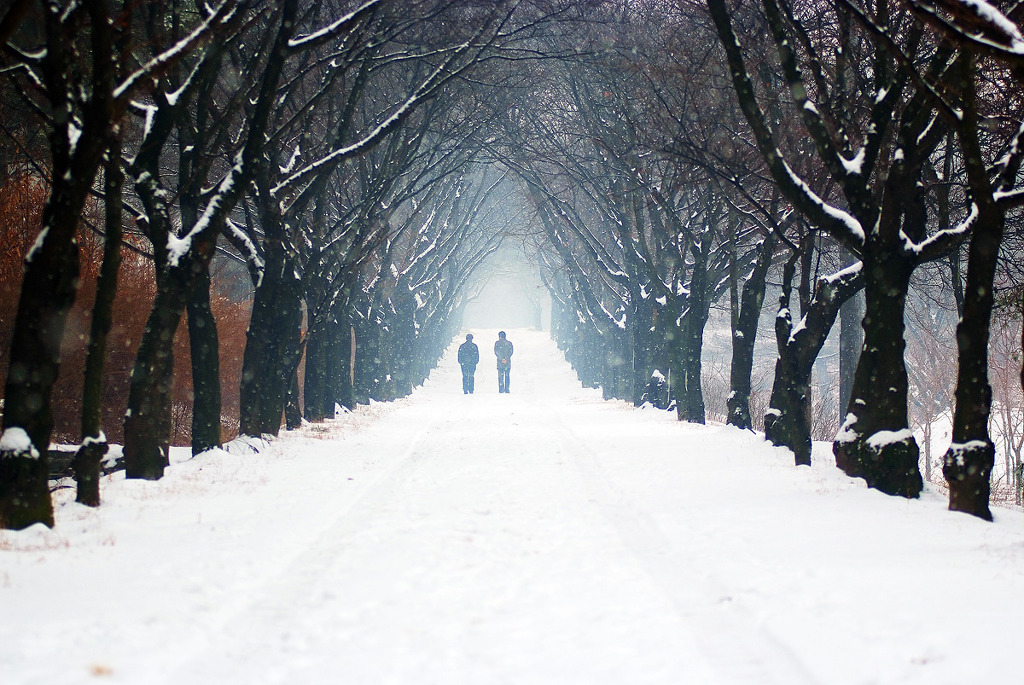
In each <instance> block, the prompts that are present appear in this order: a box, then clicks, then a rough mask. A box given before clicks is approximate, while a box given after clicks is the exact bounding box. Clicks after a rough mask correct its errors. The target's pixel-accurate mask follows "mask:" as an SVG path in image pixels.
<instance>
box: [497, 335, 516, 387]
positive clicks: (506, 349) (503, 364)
mask: <svg viewBox="0 0 1024 685" xmlns="http://www.w3.org/2000/svg"><path fill="white" fill-rule="evenodd" d="M494 356H495V357H497V358H498V392H508V372H509V370H510V369H511V368H512V341H511V340H507V339H506V338H505V331H501V332H500V333H498V340H497V342H495V343H494Z"/></svg>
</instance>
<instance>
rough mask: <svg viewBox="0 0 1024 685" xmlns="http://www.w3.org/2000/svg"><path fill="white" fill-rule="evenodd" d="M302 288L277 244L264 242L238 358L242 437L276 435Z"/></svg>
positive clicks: (295, 342)
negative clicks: (263, 256) (258, 277)
mask: <svg viewBox="0 0 1024 685" xmlns="http://www.w3.org/2000/svg"><path fill="white" fill-rule="evenodd" d="M301 305H302V300H301V284H300V283H299V282H298V280H297V279H296V278H295V266H294V264H292V261H291V259H290V258H289V257H288V256H287V255H286V253H285V251H284V248H283V246H282V245H281V244H280V243H279V242H268V243H267V246H266V265H265V267H264V271H263V280H262V281H261V282H260V286H259V287H258V288H257V289H256V295H255V299H254V300H253V306H252V318H251V320H250V322H249V330H248V331H247V332H246V336H245V354H244V356H243V358H242V382H241V408H240V409H241V417H240V418H241V420H240V424H241V425H240V430H241V432H242V434H243V435H253V436H260V435H264V434H267V435H277V434H278V433H279V432H280V430H281V418H282V416H283V414H284V405H285V395H286V393H287V391H288V385H289V384H290V383H291V371H292V369H291V368H290V367H289V365H288V364H289V361H291V360H292V356H291V355H292V354H293V353H294V351H295V349H296V347H297V345H298V335H299V326H300V325H301V323H302V309H301Z"/></svg>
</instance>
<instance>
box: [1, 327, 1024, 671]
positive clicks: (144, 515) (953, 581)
mask: <svg viewBox="0 0 1024 685" xmlns="http://www.w3.org/2000/svg"><path fill="white" fill-rule="evenodd" d="M475 333H477V339H478V341H488V340H490V339H493V336H490V333H491V332H489V331H488V332H479V331H475ZM489 336H490V337H489ZM510 337H511V338H512V340H513V342H515V343H516V356H515V358H514V366H513V372H512V386H511V389H512V393H511V394H509V395H499V394H497V393H496V390H495V385H496V382H495V380H494V379H495V372H494V370H493V368H491V365H490V364H489V363H487V361H485V363H483V364H482V365H481V367H480V370H479V371H478V374H477V394H475V395H472V396H465V395H463V394H462V392H461V389H460V382H459V379H458V368H457V367H455V366H454V364H453V363H452V361H451V360H447V361H446V363H445V365H444V366H442V368H440V369H439V370H437V371H436V372H435V373H434V374H433V376H432V378H431V380H430V381H429V382H428V383H427V385H426V386H425V387H424V388H422V389H420V390H418V391H417V392H416V393H415V394H414V395H413V397H411V398H407V399H405V400H402V401H400V402H397V403H393V404H391V405H374V406H373V407H371V408H368V409H365V410H360V412H357V413H356V414H355V415H352V416H349V417H344V418H343V419H341V420H339V421H336V422H329V423H328V425H326V426H314V427H308V428H306V429H303V430H302V431H296V432H295V433H292V434H289V435H286V436H284V437H283V438H282V439H281V440H279V441H278V442H277V443H275V444H274V446H273V447H272V448H271V449H269V450H266V451H264V452H262V453H261V454H257V455H229V454H224V453H218V454H216V455H211V456H208V457H203V458H202V459H198V460H191V461H187V462H183V463H180V464H178V465H176V466H175V467H174V468H172V469H171V471H170V472H169V475H168V477H167V478H165V479H164V480H162V481H160V482H158V483H136V482H126V481H123V480H116V481H114V482H111V483H109V484H107V486H106V490H105V495H106V498H107V499H106V502H105V504H104V506H103V507H102V508H101V509H100V510H98V511H89V510H86V509H84V508H81V507H78V506H77V505H74V504H71V503H69V504H67V505H65V506H61V507H60V508H59V510H58V526H57V528H56V530H55V531H52V532H51V531H45V530H41V529H34V530H30V531H24V532H21V533H16V534H15V533H9V532H3V533H0V682H2V683H4V684H5V685H6V684H8V683H16V684H19V685H20V684H22V683H25V684H29V683H52V682H61V683H78V682H95V680H96V678H97V677H103V680H104V681H109V682H124V683H166V684H168V685H170V684H176V683H190V684H192V683H196V684H198V683H234V682H244V683H247V684H258V683H267V684H270V683H281V684H286V683H368V684H370V683H373V684H376V683H403V684H405V683H408V684H415V685H421V684H428V683H446V684H447V683H466V684H470V683H473V684H491V683H495V684H496V683H524V684H526V683H529V684H531V685H532V684H534V683H567V684H568V683H630V684H632V683H666V684H668V683H673V684H677V683H683V684H686V685H699V684H702V683H708V684H715V685H718V684H722V685H725V684H729V685H732V684H736V685H741V684H750V683H755V684H762V683H765V684H771V683H779V684H792V685H800V684H802V683H827V684H829V685H831V684H835V683H851V684H852V683H950V684H952V683H964V682H984V681H986V680H993V681H998V680H1000V679H1003V680H1004V681H1005V680H1006V679H1007V678H1010V679H1011V681H1012V680H1013V679H1015V675H1016V672H1017V671H1016V665H1015V661H1014V659H1015V657H1014V656H1013V655H1015V654H1016V651H1017V648H1018V646H1019V639H1018V638H1019V635H1020V633H1019V629H1018V628H1017V627H1016V624H1017V621H1018V618H1017V617H1018V616H1019V615H1020V611H1021V609H1024V563H1022V562H1024V530H1022V528H1024V527H1022V523H1021V515H1020V512H997V516H998V520H997V522H996V524H995V525H989V524H984V523H982V522H978V521H974V520H972V519H968V518H966V517H963V516H960V515H953V514H949V513H947V512H945V511H943V508H942V502H941V498H940V497H939V496H938V495H937V494H935V493H930V492H929V493H926V497H925V498H924V499H923V500H922V501H919V502H906V501H903V500H896V499H893V498H888V497H885V496H883V495H880V494H878V493H875V492H869V491H866V490H864V489H863V487H862V486H861V485H860V484H859V483H856V482H852V481H850V480H849V479H845V478H843V477H842V476H841V474H837V473H836V471H835V469H834V467H828V466H827V458H826V457H825V455H822V458H821V459H819V461H820V462H822V465H821V466H816V467H815V468H813V469H796V468H794V467H792V466H791V465H790V464H791V461H790V457H789V456H788V455H787V454H785V453H783V452H781V451H779V450H774V449H771V448H769V447H766V446H765V445H764V444H763V443H762V442H761V441H760V440H759V439H757V438H756V437H755V436H753V435H750V434H745V433H741V432H738V431H734V430H731V429H725V428H715V427H698V426H687V425H682V424H679V423H677V422H675V421H674V420H672V417H671V416H667V415H665V414H664V413H662V412H652V411H637V410H633V409H632V408H630V407H627V406H625V405H623V404H622V403H617V402H611V403H609V402H602V401H601V400H600V395H599V393H597V392H596V391H591V390H585V389H581V388H580V387H579V383H578V382H576V381H575V380H574V378H573V377H572V375H571V371H570V370H569V369H568V367H567V366H566V364H565V363H564V361H561V359H560V358H559V356H558V354H557V351H555V350H554V349H553V346H552V345H551V344H550V342H549V341H547V340H546V339H545V336H544V335H543V334H538V333H529V332H525V331H516V332H513V334H511V335H510ZM486 346H487V345H486V342H485V344H484V345H481V348H482V352H484V353H485V354H483V355H482V356H483V357H484V358H485V360H489V358H488V355H487V354H486V349H484V348H486ZM451 352H452V353H453V352H454V350H452V351H451ZM968 586H970V592H971V594H970V595H967V594H966V592H967V589H966V588H967V587H968ZM82 587H87V588H90V589H91V590H92V592H90V593H88V594H86V595H82V594H80V592H79V590H80V588H82ZM957 588H959V591H956V589H957ZM951 590H952V591H951Z"/></svg>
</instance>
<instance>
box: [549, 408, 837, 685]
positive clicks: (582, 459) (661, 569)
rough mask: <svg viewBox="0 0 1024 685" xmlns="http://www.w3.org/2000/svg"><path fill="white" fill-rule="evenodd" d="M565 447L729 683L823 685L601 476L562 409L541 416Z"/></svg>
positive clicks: (616, 526) (597, 501)
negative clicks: (564, 416)
mask: <svg viewBox="0 0 1024 685" xmlns="http://www.w3.org/2000/svg"><path fill="white" fill-rule="evenodd" d="M544 416H545V417H546V420H547V422H548V423H549V424H550V425H551V430H550V432H551V434H552V436H554V437H555V439H556V440H557V441H558V444H559V446H560V448H561V449H562V450H563V451H564V452H565V453H567V454H569V455H571V457H572V459H573V461H574V463H575V465H576V467H577V468H578V470H579V473H580V475H581V477H582V481H583V483H584V485H585V487H586V488H587V490H588V491H589V492H590V493H591V496H592V499H593V501H594V502H595V504H596V505H597V506H598V507H599V508H600V509H601V512H602V515H603V516H604V518H605V519H606V520H607V521H608V523H609V524H610V525H611V526H612V527H613V528H614V529H615V530H616V531H617V532H618V535H619V538H620V539H621V541H622V543H623V545H625V546H626V548H627V549H629V550H630V551H631V552H632V554H633V555H635V557H636V558H637V559H638V560H639V561H640V562H641V564H642V566H643V568H644V569H645V571H646V572H647V573H648V575H649V576H650V577H651V579H652V580H653V581H654V582H655V583H656V584H657V585H658V587H660V588H661V590H662V591H663V592H664V593H665V595H666V596H667V597H668V598H669V600H670V601H671V602H672V604H673V607H674V609H675V611H676V612H677V613H678V614H679V615H680V616H681V617H683V618H684V619H685V620H686V621H688V622H691V623H692V624H693V627H694V629H695V635H696V637H697V640H698V643H699V644H700V646H701V648H702V651H703V653H704V654H705V655H706V656H707V661H708V664H709V665H710V666H711V667H712V668H713V669H714V671H715V672H716V673H717V674H719V675H720V676H721V680H720V682H721V683H722V684H723V685H725V684H729V685H733V684H735V685H749V684H750V683H758V685H818V680H817V679H816V678H815V677H814V676H813V675H812V674H811V672H810V671H809V670H808V669H807V668H806V667H805V666H804V664H803V663H802V662H801V661H800V660H799V658H798V657H797V655H796V654H795V653H794V652H793V651H792V650H791V649H790V648H789V647H788V646H786V645H785V644H784V643H783V642H781V641H780V640H778V639H776V638H775V636H774V635H772V633H771V632H770V631H768V630H767V629H765V628H761V627H758V626H757V620H756V618H755V617H754V616H752V615H751V614H750V613H749V612H748V611H747V610H746V609H745V608H744V607H742V606H741V605H739V604H738V603H737V602H735V601H734V600H733V598H732V597H731V596H730V593H729V592H728V591H727V590H726V589H725V588H722V587H721V586H719V585H718V584H717V583H716V582H715V581H714V579H713V578H711V577H709V576H708V575H707V574H706V573H703V572H701V571H700V570H699V569H698V566H697V563H695V561H694V560H693V558H692V557H691V556H690V555H687V554H685V553H684V552H683V551H682V550H680V549H677V548H676V547H675V546H674V545H673V544H672V543H671V542H670V541H669V539H668V537H667V536H665V534H664V533H663V532H662V531H661V529H660V528H659V527H658V525H657V523H656V522H655V521H654V519H653V518H651V517H650V516H649V515H648V514H647V513H646V512H645V511H644V510H643V509H642V507H640V506H638V505H637V503H635V502H633V501H630V500H628V499H627V498H626V497H625V495H624V494H623V493H622V492H621V490H619V489H617V488H616V487H615V486H614V485H613V484H612V483H611V482H610V481H609V480H608V478H607V477H606V476H605V475H604V469H603V468H602V466H601V464H600V461H599V459H598V457H597V456H596V452H597V450H595V449H591V448H583V447H581V446H583V445H587V444H588V440H587V439H586V438H583V437H582V436H580V435H579V434H578V433H577V432H576V431H575V430H574V429H573V428H572V427H571V426H569V425H567V424H566V423H565V421H564V420H563V419H562V418H561V416H560V415H559V413H558V412H557V411H549V412H547V413H545V414H544Z"/></svg>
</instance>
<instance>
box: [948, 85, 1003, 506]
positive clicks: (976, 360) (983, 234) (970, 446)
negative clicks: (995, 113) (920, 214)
mask: <svg viewBox="0 0 1024 685" xmlns="http://www.w3.org/2000/svg"><path fill="white" fill-rule="evenodd" d="M968 78H969V79H973V76H970V77H968ZM970 83H971V84H973V80H972V81H970ZM965 102H966V105H967V106H966V108H965V110H966V121H965V126H964V128H963V130H962V131H961V132H960V139H961V141H962V142H963V147H964V158H965V164H966V166H967V176H968V180H969V183H970V189H971V195H972V197H973V198H974V202H975V206H976V207H978V220H977V223H975V225H974V230H973V231H972V233H971V242H970V245H969V247H968V252H967V281H966V283H965V287H964V289H963V308H962V313H961V316H960V322H959V324H957V327H956V342H957V361H958V366H957V379H956V392H955V393H954V395H955V397H956V408H955V409H954V411H953V435H952V444H950V446H949V450H948V451H947V452H946V454H945V456H944V457H943V464H942V475H943V476H945V478H946V482H947V483H949V508H950V510H952V511H962V512H965V513H968V514H973V515H974V516H977V517H979V518H982V519H985V520H986V521H991V520H992V512H991V510H990V509H989V495H990V490H991V482H990V479H991V476H992V467H993V466H994V464H995V445H994V444H993V443H992V439H991V438H990V437H989V433H988V424H989V420H990V416H991V409H992V387H991V386H990V385H989V382H988V361H989V360H988V343H989V327H990V325H991V319H992V306H993V304H994V299H995V298H994V292H993V290H994V289H993V284H994V282H995V273H996V266H997V262H998V259H999V246H1000V244H1001V243H1002V240H1003V230H1004V222H1005V218H1004V215H1003V212H1002V210H1001V209H1000V208H999V207H998V206H997V205H996V204H995V202H994V201H993V188H992V186H991V184H990V182H989V179H988V174H987V169H986V168H985V164H984V162H983V159H982V153H981V145H980V143H979V141H978V137H977V136H978V133H977V131H978V112H977V108H976V105H977V103H976V99H975V96H974V89H973V85H969V86H968V88H967V96H966V97H965Z"/></svg>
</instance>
